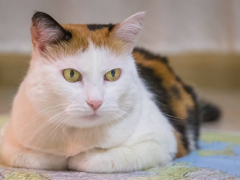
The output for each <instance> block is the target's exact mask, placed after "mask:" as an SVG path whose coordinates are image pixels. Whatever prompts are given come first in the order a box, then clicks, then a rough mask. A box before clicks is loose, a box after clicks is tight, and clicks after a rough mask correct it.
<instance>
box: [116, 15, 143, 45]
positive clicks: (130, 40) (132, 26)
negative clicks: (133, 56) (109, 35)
mask: <svg viewBox="0 0 240 180" xmlns="http://www.w3.org/2000/svg"><path fill="white" fill-rule="evenodd" d="M144 17H145V12H139V13H136V14H134V15H132V16H130V17H129V18H127V19H126V20H125V21H123V22H122V23H119V24H117V25H116V26H115V27H114V31H113V35H114V36H115V37H116V38H117V39H119V40H121V41H123V42H124V43H125V44H126V45H127V47H128V48H133V47H134V44H135V41H136V39H137V37H138V34H139V33H140V31H141V29H142V26H143V21H144Z"/></svg>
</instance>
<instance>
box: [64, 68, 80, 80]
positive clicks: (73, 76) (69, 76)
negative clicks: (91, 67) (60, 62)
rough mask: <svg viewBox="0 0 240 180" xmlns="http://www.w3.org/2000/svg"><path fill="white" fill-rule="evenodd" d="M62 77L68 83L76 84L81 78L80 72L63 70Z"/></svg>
mask: <svg viewBox="0 0 240 180" xmlns="http://www.w3.org/2000/svg"><path fill="white" fill-rule="evenodd" d="M63 76H64V78H65V79H66V80H67V81H68V82H76V81H78V80H80V78H81V74H80V72H78V71H76V70H74V69H65V70H64V71H63Z"/></svg>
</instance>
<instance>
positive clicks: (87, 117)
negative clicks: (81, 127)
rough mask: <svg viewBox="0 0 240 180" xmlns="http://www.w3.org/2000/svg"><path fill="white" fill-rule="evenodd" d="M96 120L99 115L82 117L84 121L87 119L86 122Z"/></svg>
mask: <svg viewBox="0 0 240 180" xmlns="http://www.w3.org/2000/svg"><path fill="white" fill-rule="evenodd" d="M97 118H99V115H97V114H96V113H95V112H94V113H93V114H91V115H87V116H84V119H87V120H95V119H97Z"/></svg>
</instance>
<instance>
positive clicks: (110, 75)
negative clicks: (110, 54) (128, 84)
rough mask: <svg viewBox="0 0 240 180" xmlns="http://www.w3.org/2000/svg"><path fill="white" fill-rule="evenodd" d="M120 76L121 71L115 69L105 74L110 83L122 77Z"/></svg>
mask: <svg viewBox="0 0 240 180" xmlns="http://www.w3.org/2000/svg"><path fill="white" fill-rule="evenodd" d="M120 74H121V70H120V69H113V70H111V71H108V72H107V73H106V74H105V79H106V80H108V81H116V80H117V79H118V78H119V77H120Z"/></svg>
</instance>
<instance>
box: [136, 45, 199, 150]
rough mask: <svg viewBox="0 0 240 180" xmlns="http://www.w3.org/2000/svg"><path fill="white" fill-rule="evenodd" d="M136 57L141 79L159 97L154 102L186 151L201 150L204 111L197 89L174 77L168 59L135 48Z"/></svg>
mask: <svg viewBox="0 0 240 180" xmlns="http://www.w3.org/2000/svg"><path fill="white" fill-rule="evenodd" d="M133 57H134V59H135V61H136V65H137V68H138V73H139V76H140V77H141V78H142V79H143V81H144V83H145V85H146V86H147V88H148V89H149V90H150V91H151V92H152V93H153V94H154V95H155V97H154V101H155V103H156V104H157V106H158V107H159V109H160V110H161V111H162V112H163V113H164V115H165V116H166V117H167V118H168V120H169V121H170V123H171V124H172V125H173V127H174V128H175V130H176V131H177V133H179V135H180V140H181V143H182V144H183V146H184V148H185V150H186V151H189V150H192V149H195V148H196V147H197V143H196V142H197V140H198V135H199V123H200V111H199V108H198V102H197V97H196V95H195V93H194V91H193V89H192V88H191V87H190V86H188V85H186V84H184V83H183V82H182V81H181V79H180V78H179V77H178V76H177V75H176V74H175V73H174V71H173V70H172V68H171V67H170V65H169V62H168V59H167V58H165V57H162V56H160V55H155V54H153V53H151V52H149V51H146V50H144V49H140V48H135V49H134V50H133Z"/></svg>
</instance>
